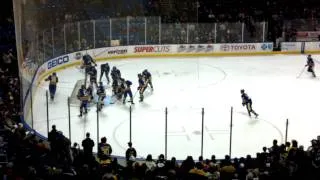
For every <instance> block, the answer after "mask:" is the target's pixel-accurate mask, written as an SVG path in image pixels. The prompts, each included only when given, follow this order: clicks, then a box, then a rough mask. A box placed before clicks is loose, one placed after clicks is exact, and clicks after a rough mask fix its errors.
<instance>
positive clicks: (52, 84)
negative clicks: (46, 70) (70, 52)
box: [45, 72, 58, 101]
mask: <svg viewBox="0 0 320 180" xmlns="http://www.w3.org/2000/svg"><path fill="white" fill-rule="evenodd" d="M45 81H49V92H50V99H51V100H52V101H53V100H54V95H55V94H56V90H57V83H58V77H57V74H56V73H55V72H54V73H52V75H50V76H49V77H48V78H46V79H45Z"/></svg>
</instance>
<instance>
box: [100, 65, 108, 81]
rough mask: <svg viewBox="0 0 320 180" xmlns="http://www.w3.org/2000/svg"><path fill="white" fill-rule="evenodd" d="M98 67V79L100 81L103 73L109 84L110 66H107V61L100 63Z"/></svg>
mask: <svg viewBox="0 0 320 180" xmlns="http://www.w3.org/2000/svg"><path fill="white" fill-rule="evenodd" d="M100 69H101V73H100V79H99V81H100V82H101V79H102V76H103V74H105V76H106V78H107V81H108V84H109V83H110V79H109V72H110V66H109V64H108V63H105V64H101V68H100Z"/></svg>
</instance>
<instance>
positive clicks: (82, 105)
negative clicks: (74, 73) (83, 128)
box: [77, 85, 89, 117]
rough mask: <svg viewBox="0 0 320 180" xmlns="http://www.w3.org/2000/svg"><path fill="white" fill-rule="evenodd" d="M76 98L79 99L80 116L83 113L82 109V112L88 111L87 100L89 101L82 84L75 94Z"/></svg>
mask: <svg viewBox="0 0 320 180" xmlns="http://www.w3.org/2000/svg"><path fill="white" fill-rule="evenodd" d="M77 97H78V99H79V100H80V115H79V117H82V115H83V110H84V114H87V113H88V108H87V106H88V102H89V96H88V94H87V90H86V87H85V85H82V86H81V88H80V89H79V91H78V94H77Z"/></svg>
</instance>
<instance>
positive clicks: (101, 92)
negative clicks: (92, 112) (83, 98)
mask: <svg viewBox="0 0 320 180" xmlns="http://www.w3.org/2000/svg"><path fill="white" fill-rule="evenodd" d="M97 95H98V111H101V109H102V107H103V105H104V103H103V100H104V98H105V97H106V91H105V89H104V86H103V83H102V82H99V86H98V88H97Z"/></svg>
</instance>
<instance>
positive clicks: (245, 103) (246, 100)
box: [240, 89, 259, 117]
mask: <svg viewBox="0 0 320 180" xmlns="http://www.w3.org/2000/svg"><path fill="white" fill-rule="evenodd" d="M240 92H241V98H242V105H243V106H246V107H247V110H248V114H249V116H250V117H251V113H253V114H254V115H255V116H256V117H258V116H259V114H257V113H256V112H255V111H254V110H253V109H252V100H251V98H250V97H249V96H248V95H247V94H246V93H245V92H244V90H243V89H241V91H240Z"/></svg>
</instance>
